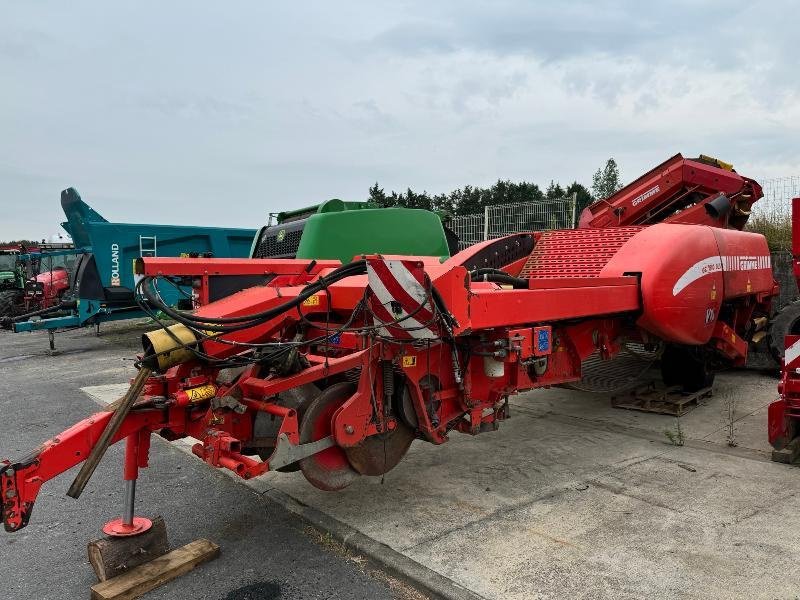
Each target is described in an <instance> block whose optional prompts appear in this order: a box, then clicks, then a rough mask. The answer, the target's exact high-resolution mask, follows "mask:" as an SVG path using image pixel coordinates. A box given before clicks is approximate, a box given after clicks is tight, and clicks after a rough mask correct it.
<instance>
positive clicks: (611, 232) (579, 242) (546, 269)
mask: <svg viewBox="0 0 800 600" xmlns="http://www.w3.org/2000/svg"><path fill="white" fill-rule="evenodd" d="M642 229H643V228H642V227H615V228H608V229H567V230H562V231H546V232H545V233H543V234H542V235H541V237H540V238H539V240H538V242H537V243H536V246H535V247H534V249H533V252H531V255H530V257H529V258H528V260H527V262H526V263H525V266H524V267H522V271H521V272H520V277H522V278H524V279H562V278H591V277H599V276H600V271H602V270H603V267H604V266H605V265H606V264H607V263H608V261H609V260H611V258H612V257H613V256H614V254H616V252H617V251H618V250H619V249H620V248H621V247H622V245H623V244H625V242H627V241H628V240H629V239H630V238H631V237H633V236H634V235H635V234H636V233H638V232H639V231H641V230H642Z"/></svg>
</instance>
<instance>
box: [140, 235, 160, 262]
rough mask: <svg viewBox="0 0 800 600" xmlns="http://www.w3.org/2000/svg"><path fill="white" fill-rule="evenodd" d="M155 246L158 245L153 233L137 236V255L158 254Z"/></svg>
mask: <svg viewBox="0 0 800 600" xmlns="http://www.w3.org/2000/svg"><path fill="white" fill-rule="evenodd" d="M146 242H147V243H146ZM157 248H158V245H157V240H156V236H154V235H140V236H139V256H141V257H149V256H158V252H157Z"/></svg>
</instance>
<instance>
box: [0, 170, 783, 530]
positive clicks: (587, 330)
mask: <svg viewBox="0 0 800 600" xmlns="http://www.w3.org/2000/svg"><path fill="white" fill-rule="evenodd" d="M712 160H713V159H705V160H702V159H694V160H691V159H684V158H683V157H680V155H677V156H676V157H673V159H670V161H667V163H664V165H661V167H659V168H657V169H654V170H653V171H651V172H650V173H648V174H647V175H646V176H643V177H644V179H643V178H640V179H639V180H637V181H636V182H634V183H633V184H631V186H633V187H631V186H628V188H625V189H624V190H622V192H620V193H619V194H617V195H615V196H612V197H611V198H609V199H608V200H606V201H602V202H601V203H597V204H596V205H593V207H590V209H587V211H588V212H586V213H584V216H583V217H582V223H583V226H582V228H579V229H575V230H563V231H548V232H543V233H518V234H514V235H510V236H507V237H504V238H501V239H497V240H489V241H485V242H482V243H479V244H476V245H474V246H472V247H469V248H467V249H466V250H463V251H461V252H460V253H458V254H456V255H455V256H452V257H450V258H448V259H446V260H440V259H438V258H432V257H415V256H392V255H379V254H367V255H363V256H360V257H356V259H355V260H353V261H352V262H351V263H349V264H346V265H342V264H341V263H340V262H339V261H335V260H309V259H297V258H295V259H269V258H266V259H249V260H239V259H227V260H220V259H174V258H143V259H140V261H139V264H138V266H137V270H138V273H139V275H141V276H142V277H141V280H140V282H139V286H138V292H139V293H140V295H141V296H142V297H143V298H144V299H145V300H146V301H147V302H146V304H145V303H144V302H143V306H147V307H149V310H151V311H153V310H154V309H156V308H157V309H160V310H162V311H163V312H164V313H166V314H167V315H169V316H170V317H172V318H173V319H175V321H177V323H176V324H174V325H171V326H166V325H165V326H164V327H163V328H162V329H159V330H156V331H153V332H150V333H147V334H145V335H144V336H143V347H144V353H143V355H142V357H141V359H140V361H139V363H138V366H139V369H140V370H139V374H138V376H137V377H136V379H135V380H134V382H133V384H132V388H131V390H130V391H129V393H128V394H127V395H126V396H125V397H124V398H123V399H122V400H121V401H120V402H119V403H118V405H117V406H115V407H114V410H113V411H111V410H109V411H102V412H98V413H96V414H95V415H93V416H91V417H89V418H87V419H85V420H83V421H81V422H80V423H77V424H76V425H74V426H73V427H71V428H70V429H68V430H66V431H64V432H63V433H61V434H60V435H58V436H57V437H55V438H53V439H51V440H49V441H47V442H45V443H44V444H43V445H42V446H41V447H39V448H38V449H37V450H35V451H34V452H33V453H32V454H31V455H30V456H28V457H26V458H24V459H21V460H17V461H14V462H11V461H4V462H3V463H2V465H3V466H2V467H1V468H0V493H2V498H3V523H4V525H5V528H6V530H7V531H17V530H19V529H21V528H22V527H24V526H25V525H26V524H27V523H28V519H29V517H30V514H31V509H32V507H33V504H34V501H35V499H36V495H37V493H38V491H39V489H40V487H41V485H42V484H43V483H44V482H45V481H47V480H49V479H52V478H53V477H55V476H57V475H58V474H60V473H62V472H64V471H65V470H67V469H69V468H70V467H72V466H74V465H77V464H79V463H81V462H83V461H86V462H84V464H83V468H82V470H81V472H80V473H79V475H78V477H77V479H76V480H75V482H74V483H73V486H72V487H71V488H70V491H69V495H71V496H73V497H77V496H78V495H80V492H81V491H82V489H83V487H84V486H85V485H86V482H87V481H88V477H89V476H90V475H91V472H92V470H93V469H94V466H96V464H97V462H98V461H99V459H100V457H101V456H102V453H103V451H104V450H105V448H107V447H108V445H109V444H110V443H114V442H117V441H120V440H123V439H125V440H126V453H125V469H124V479H125V480H126V482H127V484H126V485H127V486H128V495H127V496H126V498H127V504H126V509H125V512H124V514H123V518H122V519H121V520H117V521H115V522H112V523H109V524H108V525H107V527H106V531H107V532H109V533H112V534H118V535H119V534H130V533H136V532H138V531H141V530H143V529H145V528H146V527H147V523H146V520H143V519H138V518H137V519H138V520H137V519H134V518H133V515H132V506H133V489H134V487H135V481H136V478H137V472H138V469H139V468H141V467H146V466H147V461H148V449H149V444H150V435H151V434H152V433H157V434H159V435H161V436H162V437H164V438H166V439H168V440H174V439H177V438H181V437H186V436H190V437H193V438H196V439H197V440H198V442H197V443H196V444H195V445H194V447H193V452H194V454H195V455H197V456H198V457H199V458H200V459H202V460H203V461H205V462H207V463H208V464H209V465H211V466H214V467H219V468H225V469H229V470H231V471H234V472H235V473H236V474H238V475H239V476H241V477H243V478H245V479H249V478H252V477H257V476H258V475H261V474H263V473H265V472H267V471H273V470H279V471H292V470H300V471H302V473H303V475H304V476H305V477H306V479H307V480H308V481H309V482H310V483H311V484H312V485H314V486H316V487H318V488H321V489H324V490H339V489H342V488H344V487H345V486H347V485H349V484H350V483H352V482H353V481H354V480H355V479H356V478H358V477H359V476H362V475H367V476H375V475H382V474H384V473H386V472H388V471H389V470H391V469H392V468H393V467H394V466H395V465H396V464H397V463H398V462H399V461H400V460H401V459H402V457H403V455H404V454H405V453H406V451H407V450H408V448H409V446H410V445H411V443H412V442H413V441H414V440H415V439H416V440H421V441H425V442H429V443H433V444H442V443H445V442H446V441H447V440H448V437H449V435H450V434H451V433H452V432H462V433H469V434H472V435H476V434H479V433H483V432H486V431H493V430H496V429H498V427H499V425H500V423H501V422H502V421H503V420H504V419H506V418H508V417H509V410H508V397H509V395H511V394H515V393H518V392H521V391H524V390H530V389H534V388H540V387H548V386H552V385H559V384H566V383H570V382H576V381H579V380H580V379H581V376H582V373H581V365H582V362H583V361H584V360H585V359H586V358H587V357H589V356H591V355H593V354H597V353H599V355H600V356H601V357H602V359H605V360H609V361H610V360H611V359H613V358H614V357H615V356H616V355H617V354H618V353H619V352H620V350H621V347H622V345H623V344H625V343H627V342H636V343H640V344H643V345H644V346H645V347H648V348H650V349H653V350H656V349H659V348H663V349H665V350H664V353H665V354H664V356H666V355H667V351H669V352H671V353H672V356H673V357H683V358H681V360H682V361H683V362H680V361H679V365H680V371H681V373H682V376H683V377H684V384H685V386H686V387H691V386H697V385H701V384H702V382H701V381H700V380H704V379H705V378H707V377H708V373H709V367H710V366H711V367H713V366H714V365H738V364H743V362H744V360H745V357H746V354H747V350H748V344H749V342H750V341H751V339H752V337H753V335H754V333H756V332H757V331H758V330H759V329H760V326H759V323H762V322H763V321H765V320H766V318H765V317H766V316H768V315H769V313H770V302H771V299H772V297H773V296H774V294H775V293H776V291H777V289H776V285H775V282H774V280H773V277H772V271H771V268H770V255H769V250H768V248H767V244H766V241H765V239H764V237H763V236H761V235H757V234H752V233H744V232H742V231H739V230H738V229H739V228H740V227H742V226H743V224H744V221H746V215H747V213H748V212H749V207H750V205H751V204H752V203H753V202H754V201H755V200H757V199H758V198H759V197H760V196H761V190H760V188H759V187H758V184H756V183H755V182H753V181H752V180H748V179H747V178H743V177H741V176H739V175H737V174H736V173H735V172H733V171H732V170H731V169H730V168H728V166H727V165H724V163H721V165H722V166H720V164H717V163H714V162H712ZM700 175H702V178H704V179H703V181H700V182H698V178H701V177H700ZM714 178H716V183H715V182H714ZM723 183H724V185H722V184H723ZM734 183H735V184H736V185H734ZM648 186H649V187H648ZM654 186H655V187H658V188H659V189H658V191H656V192H652V191H649V190H652V189H653V187H654ZM643 188H644V190H643V191H642V189H643ZM720 190H722V191H720ZM632 194H633V195H632ZM642 195H644V196H645V198H644V199H642V200H639V201H638V202H637V203H636V207H637V210H636V211H632V209H631V208H630V206H631V204H630V203H631V201H632V200H635V199H636V198H637V197H638V196H642ZM643 204H644V205H645V207H649V208H648V209H647V210H645V211H644V212H643V211H642V210H641V209H642V208H643V206H642V205H643ZM598 205H599V207H598ZM648 211H649V213H648ZM634 212H635V213H636V215H635V218H633V214H634ZM689 212H691V213H692V214H694V215H695V216H694V217H692V218H693V219H695V220H696V221H697V222H699V223H701V224H686V223H684V222H656V223H655V224H648V220H650V221H654V220H655V221H669V220H673V221H675V220H680V218H681V216H682V217H683V218H684V219H685V218H687V217H686V214H687V213H689ZM591 214H594V215H595V216H594V218H595V219H597V218H598V215H601V216H602V215H603V214H604V215H605V216H606V217H608V222H606V223H605V224H603V225H602V226H598V227H595V226H593V224H592V223H591V222H588V220H589V217H590V216H591ZM626 214H627V215H631V216H632V220H635V221H636V223H633V224H631V223H628V222H626V219H627V217H626ZM648 214H649V215H650V216H649V217H648V216H647V215H648ZM253 273H259V274H269V277H268V283H266V284H265V285H261V286H258V287H252V288H248V289H244V290H242V291H240V292H238V293H235V294H233V295H231V296H229V297H226V298H224V299H222V300H219V301H216V302H212V303H209V304H205V305H201V306H198V307H197V308H196V310H194V311H192V312H181V311H176V310H174V309H172V308H170V307H169V306H167V305H166V304H165V303H163V302H161V301H160V298H159V294H158V287H157V283H156V281H157V280H159V278H161V280H160V281H163V279H165V278H166V279H167V280H169V277H177V276H186V275H192V274H197V277H196V279H195V288H196V297H197V298H202V297H204V292H203V290H204V286H206V285H207V283H208V279H209V276H210V275H226V274H231V275H243V274H253Z"/></svg>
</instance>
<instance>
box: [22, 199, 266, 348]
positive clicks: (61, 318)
mask: <svg viewBox="0 0 800 600" xmlns="http://www.w3.org/2000/svg"><path fill="white" fill-rule="evenodd" d="M61 207H62V209H63V210H64V214H65V215H66V218H67V221H66V222H65V223H62V226H63V227H64V229H66V230H67V232H68V233H69V234H70V235H71V236H72V239H73V241H74V243H75V247H76V248H80V250H79V251H76V253H78V256H77V263H76V266H75V268H74V270H73V272H72V273H71V280H70V283H71V285H70V292H69V294H68V295H67V296H66V297H65V299H64V302H63V303H62V305H61V306H59V307H57V310H55V309H54V310H51V311H50V313H49V314H52V313H57V314H58V316H50V317H49V318H48V315H47V314H39V315H33V316H31V317H29V318H27V319H25V320H15V322H14V323H13V329H14V331H15V332H21V331H35V330H39V329H46V330H50V331H51V332H52V330H54V329H59V328H71V327H82V326H85V325H95V326H98V327H99V324H100V323H101V322H104V321H115V320H120V319H131V318H136V317H141V316H143V315H144V313H143V312H142V311H141V310H140V309H139V307H138V305H137V304H136V301H135V300H134V290H135V288H136V279H135V277H134V272H133V263H134V261H135V259H137V258H139V257H148V256H187V257H188V256H206V257H208V256H213V257H216V258H245V257H247V256H249V255H250V249H251V246H252V244H253V239H254V237H255V234H256V230H255V229H236V228H227V227H195V226H188V225H151V224H133V223H112V222H109V221H108V220H107V219H105V218H103V217H102V216H101V215H100V214H98V213H97V212H96V211H95V210H94V209H93V208H92V207H91V206H89V205H88V204H86V203H85V202H84V201H83V200H81V197H80V195H79V194H78V192H77V190H75V189H74V188H68V189H66V190H64V191H63V192H61ZM190 292H191V290H188V289H183V290H180V289H176V288H173V287H169V288H165V289H163V290H162V295H163V297H164V300H166V301H167V302H169V303H170V304H177V303H178V302H179V300H180V299H181V298H185V297H186V295H187V294H189V293H190ZM51 345H52V342H51Z"/></svg>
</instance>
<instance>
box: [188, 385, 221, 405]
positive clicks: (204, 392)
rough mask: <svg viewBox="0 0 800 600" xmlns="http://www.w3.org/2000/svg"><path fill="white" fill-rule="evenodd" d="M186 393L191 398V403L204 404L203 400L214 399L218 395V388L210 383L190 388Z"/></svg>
mask: <svg viewBox="0 0 800 600" xmlns="http://www.w3.org/2000/svg"><path fill="white" fill-rule="evenodd" d="M184 391H185V392H186V395H187V396H188V397H189V402H202V401H203V400H208V399H209V398H213V397H214V396H215V395H216V393H217V388H216V387H215V386H213V385H212V384H210V383H209V384H206V385H199V386H197V387H194V388H189V389H188V390H184Z"/></svg>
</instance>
